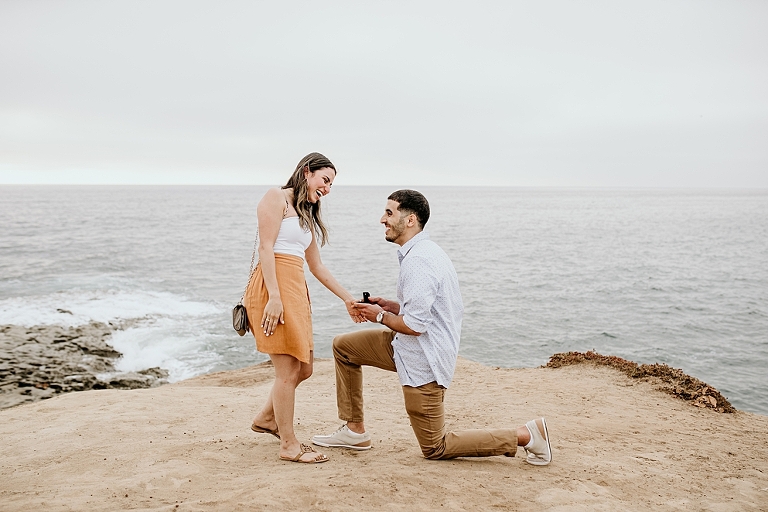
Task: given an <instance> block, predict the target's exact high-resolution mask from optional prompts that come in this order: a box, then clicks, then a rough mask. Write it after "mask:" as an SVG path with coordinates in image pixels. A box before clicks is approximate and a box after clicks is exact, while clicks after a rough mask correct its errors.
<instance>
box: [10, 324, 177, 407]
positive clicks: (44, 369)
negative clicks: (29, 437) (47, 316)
mask: <svg viewBox="0 0 768 512" xmlns="http://www.w3.org/2000/svg"><path fill="white" fill-rule="evenodd" d="M122 328H123V326H120V325H115V324H112V323H109V324H104V323H100V322H91V323H90V324H87V325H80V326H77V327H64V326H59V325H44V326H35V327H25V326H20V325H0V409H6V408H8V407H13V406H15V405H19V404H24V403H28V402H35V401H38V400H43V399H46V398H51V397H53V396H55V395H58V394H61V393H68V392H71V391H86V390H90V389H110V388H114V389H138V388H150V387H155V386H158V385H160V384H165V383H167V380H166V379H167V377H168V371H167V370H163V369H161V368H148V369H146V370H142V371H140V372H127V373H120V372H117V371H116V369H115V363H116V362H117V360H118V359H119V358H120V357H121V356H122V354H121V353H120V352H118V351H117V350H115V349H114V348H112V347H111V346H110V345H109V344H108V343H107V341H106V340H107V339H109V337H110V336H111V335H112V333H113V332H114V331H115V330H118V329H122Z"/></svg>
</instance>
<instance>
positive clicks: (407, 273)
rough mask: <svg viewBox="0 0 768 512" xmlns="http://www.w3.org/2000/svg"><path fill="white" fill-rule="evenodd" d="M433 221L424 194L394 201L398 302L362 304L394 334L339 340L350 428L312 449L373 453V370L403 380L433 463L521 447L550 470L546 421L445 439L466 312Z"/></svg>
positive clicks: (390, 211)
mask: <svg viewBox="0 0 768 512" xmlns="http://www.w3.org/2000/svg"><path fill="white" fill-rule="evenodd" d="M428 220H429V203H428V202H427V199H426V198H425V197H424V196H423V195H422V194H420V193H419V192H416V191H415V190H398V191H397V192H394V193H392V194H391V195H390V196H389V198H388V201H387V206H386V208H385V210H384V215H383V216H382V217H381V223H382V224H384V226H385V231H384V235H385V237H386V239H387V241H389V242H393V243H396V244H398V245H399V246H400V249H398V259H399V260H400V275H399V277H398V284H397V298H398V301H399V302H395V301H391V300H386V299H383V298H381V297H371V298H370V299H369V300H370V304H363V303H360V304H357V305H356V307H357V309H358V310H359V311H360V313H361V314H362V315H363V316H364V317H365V318H366V320H368V321H375V322H378V323H380V324H382V325H384V326H385V327H386V328H387V329H386V330H378V329H366V330H363V331H357V332H353V333H348V334H342V335H340V336H337V337H336V338H334V340H333V356H334V359H335V362H336V404H337V407H338V410H339V418H340V419H341V420H343V421H345V422H346V423H345V424H344V425H342V427H341V428H340V429H338V430H337V431H336V432H334V433H333V434H330V435H327V436H314V437H313V438H312V442H313V443H314V444H316V445H319V446H325V447H342V448H351V449H355V450H368V449H369V448H370V447H371V436H370V434H368V433H367V432H366V431H365V423H364V417H363V372H362V365H368V366H375V367H377V368H381V369H383V370H389V371H396V372H397V374H398V376H399V378H400V384H401V385H402V386H403V397H404V399H405V409H406V411H407V413H408V416H409V417H410V420H411V426H412V427H413V432H414V434H416V439H417V440H418V441H419V445H420V446H421V451H422V453H423V454H424V457H426V458H427V459H451V458H454V457H487V456H491V455H506V456H508V457H514V456H515V452H516V451H517V446H518V444H520V445H522V446H523V447H524V448H525V451H526V452H527V458H526V460H527V461H528V462H529V463H531V464H535V465H541V466H543V465H546V464H549V463H550V462H551V460H552V451H551V448H550V444H549V434H548V432H547V425H546V422H545V421H544V418H539V419H536V420H531V421H529V422H528V423H526V424H525V425H523V426H521V427H518V428H516V429H496V430H464V431H461V432H448V433H446V432H445V418H444V411H443V401H444V398H445V390H446V389H447V388H448V386H449V385H450V383H451V380H452V379H453V372H454V370H455V368H456V358H457V357H458V352H459V337H460V334H461V315H462V312H463V309H464V307H463V305H462V302H461V293H460V291H459V281H458V278H457V276H456V270H455V269H454V268H453V264H452V263H451V260H450V259H449V258H448V255H446V254H445V252H444V251H443V250H442V249H441V248H440V247H439V246H438V245H437V244H435V243H434V242H432V241H431V240H430V239H429V235H428V234H427V233H426V232H425V231H424V230H423V229H424V226H425V225H426V223H427V221H428Z"/></svg>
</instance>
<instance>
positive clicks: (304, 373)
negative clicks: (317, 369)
mask: <svg viewBox="0 0 768 512" xmlns="http://www.w3.org/2000/svg"><path fill="white" fill-rule="evenodd" d="M311 376H312V365H311V364H302V365H301V369H299V377H298V382H304V381H305V380H307V379H308V378H310V377H311Z"/></svg>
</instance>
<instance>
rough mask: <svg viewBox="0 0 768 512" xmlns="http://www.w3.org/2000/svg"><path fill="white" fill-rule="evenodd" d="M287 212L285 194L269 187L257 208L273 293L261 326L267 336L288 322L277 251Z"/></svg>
mask: <svg viewBox="0 0 768 512" xmlns="http://www.w3.org/2000/svg"><path fill="white" fill-rule="evenodd" d="M283 212H285V195H284V194H283V192H282V190H280V189H278V188H273V189H270V190H268V191H267V193H266V194H264V197H262V198H261V201H259V205H258V206H257V207H256V215H257V216H258V219H259V264H260V265H261V273H262V275H263V276H264V285H265V286H266V287H267V293H268V294H269V300H268V301H267V305H266V306H265V307H264V315H263V316H262V317H261V324H260V325H261V327H262V328H263V329H264V334H266V335H267V336H270V335H271V334H273V333H274V332H275V327H277V324H278V322H280V323H281V324H282V323H285V320H284V319H283V302H282V301H281V300H280V289H279V288H278V286H277V273H276V272H275V252H274V248H275V241H276V240H277V234H278V233H279V232H280V224H281V223H282V221H283Z"/></svg>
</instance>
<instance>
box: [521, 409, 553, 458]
mask: <svg viewBox="0 0 768 512" xmlns="http://www.w3.org/2000/svg"><path fill="white" fill-rule="evenodd" d="M525 426H526V427H528V430H529V431H530V432H531V442H530V443H529V446H528V447H523V449H524V450H525V452H526V453H527V454H528V456H527V457H526V459H525V460H526V461H527V462H528V464H533V465H534V466H546V465H547V464H549V463H550V462H552V447H551V446H550V445H549V432H547V422H546V421H544V418H539V419H537V420H531V421H529V422H528V423H526V424H525Z"/></svg>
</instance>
